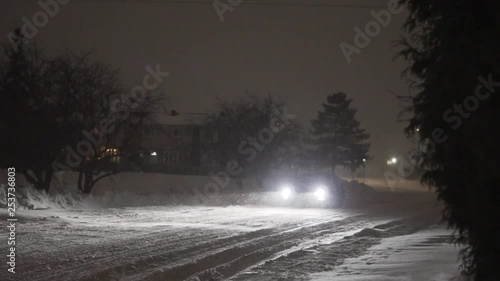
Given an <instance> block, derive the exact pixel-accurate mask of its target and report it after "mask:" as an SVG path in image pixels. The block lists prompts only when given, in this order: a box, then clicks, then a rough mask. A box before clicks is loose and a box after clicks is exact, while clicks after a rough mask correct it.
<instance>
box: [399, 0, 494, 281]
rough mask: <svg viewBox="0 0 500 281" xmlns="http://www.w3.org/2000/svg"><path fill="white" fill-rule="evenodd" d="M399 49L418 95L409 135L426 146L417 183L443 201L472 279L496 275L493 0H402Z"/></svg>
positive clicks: (412, 103) (485, 279)
mask: <svg viewBox="0 0 500 281" xmlns="http://www.w3.org/2000/svg"><path fill="white" fill-rule="evenodd" d="M401 2H402V4H406V5H407V7H408V8H409V10H410V16H409V18H408V20H407V21H406V24H405V27H406V31H408V33H409V34H411V37H409V39H407V40H404V41H403V43H404V47H405V48H404V50H403V51H402V55H403V56H404V57H405V58H406V59H408V60H409V61H410V63H411V65H410V68H409V71H408V73H409V74H411V75H412V79H414V80H416V82H414V83H413V85H414V86H416V90H417V93H416V94H415V95H414V96H412V97H410V105H409V106H408V108H407V110H408V112H409V113H410V115H411V116H410V124H409V126H408V128H407V133H408V134H409V135H413V134H415V133H417V128H418V133H417V134H418V136H419V138H420V139H422V140H426V143H427V144H432V145H430V146H428V147H429V149H426V150H425V159H424V162H423V165H424V166H425V168H426V172H425V173H424V175H423V181H424V182H425V183H427V184H429V185H432V186H434V187H435V188H436V191H437V195H438V198H439V199H440V200H441V201H442V202H444V204H445V210H444V212H443V217H444V220H445V221H446V222H447V223H448V225H449V226H450V227H452V228H453V229H455V230H456V234H457V235H456V236H455V237H456V240H455V242H457V243H459V244H462V245H465V246H466V247H465V249H464V250H462V252H461V258H462V266H463V268H464V269H466V270H467V271H469V272H470V273H473V274H474V275H475V280H481V281H490V280H491V281H492V280H499V276H500V268H499V267H498V257H499V256H500V204H499V202H500V189H499V186H500V173H499V172H498V159H499V158H500V146H499V138H500V130H499V128H500V126H499V125H498V124H499V123H500V114H498V109H499V108H500V95H498V91H499V90H500V88H499V85H500V84H499V81H500V73H499V68H498V66H499V65H500V52H499V51H498V50H500V40H498V38H496V37H495V35H496V34H499V33H500V24H499V18H500V17H499V15H500V3H499V2H498V1H485V0H482V1H474V2H469V1H451V0H439V1H438V0H426V1H420V0H405V1H401Z"/></svg>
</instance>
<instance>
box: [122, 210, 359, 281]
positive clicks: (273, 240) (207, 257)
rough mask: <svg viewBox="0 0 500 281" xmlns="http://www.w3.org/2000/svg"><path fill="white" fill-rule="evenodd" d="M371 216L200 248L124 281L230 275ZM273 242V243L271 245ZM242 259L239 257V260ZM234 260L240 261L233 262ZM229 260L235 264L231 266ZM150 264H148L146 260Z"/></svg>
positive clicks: (324, 223) (317, 224)
mask: <svg viewBox="0 0 500 281" xmlns="http://www.w3.org/2000/svg"><path fill="white" fill-rule="evenodd" d="M368 221H369V216H366V215H355V216H350V217H347V218H344V219H340V220H327V221H322V222H315V223H311V224H307V225H302V226H297V227H293V228H289V229H286V230H281V231H278V232H275V233H269V234H268V235H263V236H258V237H255V238H253V239H250V240H246V241H243V242H240V243H232V244H228V245H226V246H225V247H222V248H221V247H220V246H219V247H215V248H213V249H210V250H209V251H206V250H205V249H204V250H202V251H200V252H199V254H198V255H192V254H190V255H188V256H186V257H184V258H189V259H190V260H188V261H187V262H186V261H179V262H177V263H174V264H172V263H170V264H164V265H163V266H158V267H154V268H144V267H142V268H138V270H137V273H136V274H135V275H131V276H128V277H127V278H123V279H122V280H124V281H125V280H126V281H132V280H133V281H136V280H152V281H153V280H161V281H165V280H184V279H187V278H190V277H194V275H200V276H201V277H203V275H204V272H206V271H210V270H212V269H215V270H217V269H222V268H223V269H224V270H223V273H224V275H226V274H227V275H226V276H228V275H229V276H230V275H232V274H235V273H236V272H237V271H239V270H242V269H245V268H247V267H249V266H250V265H252V264H255V263H256V262H258V261H261V260H263V259H265V258H267V257H269V256H271V255H272V254H274V253H276V252H279V251H281V250H284V249H286V248H288V247H292V246H293V245H295V244H296V243H297V241H300V240H303V239H304V238H305V237H311V236H314V235H315V234H316V235H323V233H324V231H327V230H332V231H333V232H336V231H339V230H340V229H348V228H350V227H352V225H353V224H355V225H358V224H360V225H363V224H364V225H366V223H367V222H368ZM269 245H272V246H269ZM238 259H239V260H238ZM232 261H236V262H233V263H231V262H232ZM228 263H231V264H230V265H228ZM143 265H144V266H146V267H147V265H148V263H144V264H143Z"/></svg>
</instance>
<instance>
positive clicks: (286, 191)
mask: <svg viewBox="0 0 500 281" xmlns="http://www.w3.org/2000/svg"><path fill="white" fill-rule="evenodd" d="M281 197H282V198H283V199H284V200H288V199H290V197H292V189H291V188H290V187H284V188H283V189H281Z"/></svg>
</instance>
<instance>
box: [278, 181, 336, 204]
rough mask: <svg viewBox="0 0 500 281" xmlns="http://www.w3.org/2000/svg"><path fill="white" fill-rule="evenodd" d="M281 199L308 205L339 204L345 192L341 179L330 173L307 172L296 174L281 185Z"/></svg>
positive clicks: (285, 201)
mask: <svg viewBox="0 0 500 281" xmlns="http://www.w3.org/2000/svg"><path fill="white" fill-rule="evenodd" d="M279 193H280V197H281V200H282V201H283V202H284V203H289V204H292V203H296V202H298V201H301V202H304V203H306V204H307V205H308V206H310V205H312V206H325V207H332V206H339V205H341V204H342V202H343V200H344V197H345V192H344V184H343V182H342V181H341V180H339V179H336V178H335V177H332V176H328V175H318V174H305V175H296V176H294V177H292V178H289V179H287V180H285V181H284V182H283V183H282V184H281V186H280V187H279Z"/></svg>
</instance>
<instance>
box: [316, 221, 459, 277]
mask: <svg viewBox="0 0 500 281" xmlns="http://www.w3.org/2000/svg"><path fill="white" fill-rule="evenodd" d="M449 237H450V231H448V230H446V229H444V228H443V227H434V228H432V229H428V230H424V231H421V232H417V233H414V234H410V235H404V236H396V237H390V238H385V239H383V240H382V241H381V243H380V244H377V245H375V246H373V247H371V248H370V249H368V251H367V253H366V254H364V255H362V256H360V257H356V258H349V259H347V260H345V262H344V263H343V265H341V266H340V267H338V268H336V270H335V271H329V272H322V273H317V274H313V275H311V280H314V281H327V280H328V281H366V280H370V281H392V280H395V281H396V280H397V281H450V280H453V281H466V280H467V279H465V277H457V276H459V272H458V265H457V254H458V251H459V249H458V248H456V247H455V246H453V245H450V244H448V241H449Z"/></svg>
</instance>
